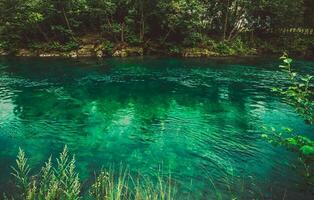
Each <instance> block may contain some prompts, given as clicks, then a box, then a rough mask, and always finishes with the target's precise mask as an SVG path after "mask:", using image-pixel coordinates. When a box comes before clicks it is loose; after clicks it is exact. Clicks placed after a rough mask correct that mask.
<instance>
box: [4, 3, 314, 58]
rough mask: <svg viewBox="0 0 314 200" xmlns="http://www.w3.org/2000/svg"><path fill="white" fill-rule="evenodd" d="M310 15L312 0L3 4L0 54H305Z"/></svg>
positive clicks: (313, 18)
mask: <svg viewBox="0 0 314 200" xmlns="http://www.w3.org/2000/svg"><path fill="white" fill-rule="evenodd" d="M313 10H314V1H312V0H254V1H252V0H1V1H0V52H1V54H16V55H28V54H31V53H33V54H34V52H36V53H37V54H40V53H45V52H46V53H47V52H50V55H53V54H52V53H53V52H55V53H56V52H69V53H68V54H66V55H70V56H71V55H73V54H71V53H70V52H71V51H76V54H74V55H73V57H76V56H77V55H82V56H90V55H91V54H93V55H97V56H98V57H103V56H112V55H116V56H127V55H128V54H130V55H131V54H140V55H142V54H145V55H151V54H152V55H183V56H186V57H194V56H216V55H250V54H281V53H282V52H283V51H287V52H289V53H290V54H295V55H300V56H309V57H310V56H312V55H313V50H314V49H313V48H314V40H313V35H314V33H313V28H314V13H313ZM84 45H85V47H84ZM91 45H92V46H91ZM117 50H120V51H117ZM77 51H78V52H77ZM86 52H87V53H86ZM72 53H73V52H72ZM37 54H36V55H37ZM42 55H43V56H45V55H49V54H42Z"/></svg>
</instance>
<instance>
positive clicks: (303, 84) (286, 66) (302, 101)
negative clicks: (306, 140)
mask: <svg viewBox="0 0 314 200" xmlns="http://www.w3.org/2000/svg"><path fill="white" fill-rule="evenodd" d="M280 59H281V60H282V61H283V65H280V66H279V67H280V68H281V70H282V71H283V72H284V73H286V74H287V76H288V77H289V79H290V85H289V86H288V87H287V88H273V91H275V92H277V93H279V94H280V95H282V96H283V97H284V98H285V100H286V101H287V102H288V103H289V104H291V105H293V106H294V107H295V108H296V110H297V112H298V113H299V114H300V115H301V116H302V117H303V118H304V119H305V120H306V122H308V123H310V124H314V102H313V98H314V93H313V91H312V89H311V87H313V85H312V82H311V81H312V79H313V78H314V76H310V75H300V74H298V73H297V72H295V70H294V69H293V68H292V61H293V60H292V59H291V58H289V57H288V55H287V54H284V55H283V56H282V57H281V58H280Z"/></svg>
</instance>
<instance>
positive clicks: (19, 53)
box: [16, 49, 36, 56]
mask: <svg viewBox="0 0 314 200" xmlns="http://www.w3.org/2000/svg"><path fill="white" fill-rule="evenodd" d="M16 55H17V56H36V54H35V53H34V52H32V51H30V50H28V49H19V50H18V51H17V53H16Z"/></svg>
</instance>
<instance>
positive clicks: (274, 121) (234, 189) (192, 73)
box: [0, 57, 314, 199]
mask: <svg viewBox="0 0 314 200" xmlns="http://www.w3.org/2000/svg"><path fill="white" fill-rule="evenodd" d="M278 64H279V63H278V61H277V60H276V59H263V58H251V59H250V58H245V59H214V60H208V59H176V58H150V57H146V58H127V59H113V58H110V59H109V58H108V59H104V60H96V59H86V60H67V59H34V58H28V59H26V58H24V59H22V58H0V173H1V175H0V192H1V193H2V192H3V191H4V190H8V188H10V186H9V185H10V182H9V181H8V180H9V178H10V176H9V175H8V174H9V173H10V172H11V170H10V166H11V165H13V164H14V161H15V157H16V154H17V151H18V147H21V148H22V149H24V150H25V151H26V154H27V156H28V157H29V158H30V164H31V166H32V168H33V169H38V168H39V167H40V166H42V164H43V162H44V161H46V160H47V158H48V157H49V156H50V155H53V156H56V155H57V154H58V153H59V152H60V151H61V150H62V148H63V147H64V145H67V146H68V147H69V150H70V152H71V153H74V154H75V155H76V160H77V167H78V171H79V172H80V176H81V178H82V180H84V182H85V183H86V182H89V181H90V179H91V178H93V176H94V172H95V171H98V170H99V169H101V167H105V168H107V167H109V166H119V165H120V164H122V165H123V166H128V168H129V170H130V171H131V173H141V174H144V175H147V176H150V177H154V176H155V175H156V174H157V172H158V171H160V169H161V170H162V171H163V173H165V174H167V173H169V172H170V173H171V177H173V178H174V179H175V180H176V182H177V183H178V185H179V186H178V187H179V191H180V194H181V195H182V196H185V197H187V194H189V195H190V197H191V198H192V199H193V198H201V199H215V198H217V196H216V195H217V193H220V194H221V196H222V198H223V199H231V198H230V196H232V195H234V196H238V197H239V199H252V198H253V197H258V198H261V196H263V199H283V197H284V198H285V199H312V198H313V197H314V189H313V188H311V187H307V186H306V185H305V184H304V179H303V178H302V176H301V173H302V170H299V169H302V166H301V165H300V163H299V162H298V161H297V156H296V154H294V153H291V152H288V151H286V150H285V149H283V148H280V147H275V146H272V145H270V144H268V143H266V142H265V141H263V140H262V139H261V137H260V134H262V133H263V129H262V127H263V126H267V127H275V128H276V129H281V128H283V127H290V128H293V129H294V130H296V131H297V132H300V133H304V134H306V135H311V133H314V128H313V126H312V127H311V126H309V125H307V124H305V123H304V121H303V120H302V118H301V117H299V116H298V115H297V114H296V112H295V110H294V109H293V108H292V107H290V106H289V105H287V104H286V103H285V102H284V101H282V100H281V98H279V97H277V96H274V94H273V93H271V92H270V88H271V87H273V86H283V85H285V84H286V83H287V79H286V77H285V76H284V74H283V73H281V72H279V71H278V69H277V66H278ZM296 65H297V66H298V69H299V70H300V71H301V73H310V74H313V72H314V62H310V61H300V62H297V63H296Z"/></svg>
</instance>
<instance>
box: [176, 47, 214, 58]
mask: <svg viewBox="0 0 314 200" xmlns="http://www.w3.org/2000/svg"><path fill="white" fill-rule="evenodd" d="M218 55H219V54H218V53H216V52H213V51H210V50H208V49H202V48H186V49H184V50H183V51H182V56H183V57H209V56H218Z"/></svg>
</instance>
